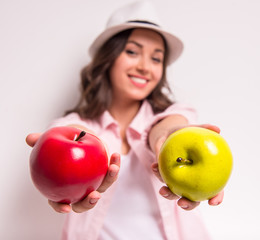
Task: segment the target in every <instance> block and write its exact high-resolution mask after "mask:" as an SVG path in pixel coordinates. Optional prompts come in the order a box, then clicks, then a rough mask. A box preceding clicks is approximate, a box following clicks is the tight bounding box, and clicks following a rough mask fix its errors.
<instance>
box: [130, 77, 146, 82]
mask: <svg viewBox="0 0 260 240" xmlns="http://www.w3.org/2000/svg"><path fill="white" fill-rule="evenodd" d="M131 79H132V80H133V81H134V82H136V83H141V84H144V83H146V80H145V79H142V78H137V77H131Z"/></svg>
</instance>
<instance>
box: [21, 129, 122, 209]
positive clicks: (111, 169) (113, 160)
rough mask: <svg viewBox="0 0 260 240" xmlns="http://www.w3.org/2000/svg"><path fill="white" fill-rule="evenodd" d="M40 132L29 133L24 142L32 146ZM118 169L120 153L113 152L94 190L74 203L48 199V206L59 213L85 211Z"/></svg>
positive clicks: (92, 204) (108, 185) (99, 196)
mask: <svg viewBox="0 0 260 240" xmlns="http://www.w3.org/2000/svg"><path fill="white" fill-rule="evenodd" d="M40 135H41V134H40V133H31V134H29V135H28V136H27V137H26V143H27V144H28V145H29V146H31V147H33V146H34V145H35V143H36V142H37V140H38V139H39V137H40ZM119 169H120V154H118V153H113V154H112V155H111V157H110V163H109V166H108V171H107V174H106V176H105V178H104V180H103V182H102V184H101V185H100V186H99V188H98V189H97V190H96V191H93V192H91V193H89V194H88V196H87V197H86V198H84V199H83V200H81V201H79V202H76V203H74V204H71V205H70V204H63V203H57V202H53V201H51V200H48V202H49V204H50V206H51V207H52V208H53V209H54V210H55V211H56V212H59V213H68V212H70V211H71V210H73V211H74V212H77V213H81V212H85V211H87V210H90V209H92V208H93V207H94V206H95V205H96V204H97V202H98V200H99V199H100V198H101V193H103V192H105V191H106V190H107V189H108V188H109V187H110V186H111V185H112V184H113V183H114V182H115V181H116V179H117V177H118V173H119Z"/></svg>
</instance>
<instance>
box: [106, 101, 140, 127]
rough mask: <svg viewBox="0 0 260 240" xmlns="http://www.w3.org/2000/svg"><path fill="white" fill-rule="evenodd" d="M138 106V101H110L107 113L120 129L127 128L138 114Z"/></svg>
mask: <svg viewBox="0 0 260 240" xmlns="http://www.w3.org/2000/svg"><path fill="white" fill-rule="evenodd" d="M140 105H141V102H140V101H132V102H122V101H112V104H111V105H110V107H109V112H110V114H111V115H112V116H113V117H114V118H115V119H116V120H117V122H118V124H119V125H120V127H124V128H127V127H128V125H129V124H130V123H131V121H132V120H133V119H134V117H135V116H136V114H137V113H138V111H139V108H140Z"/></svg>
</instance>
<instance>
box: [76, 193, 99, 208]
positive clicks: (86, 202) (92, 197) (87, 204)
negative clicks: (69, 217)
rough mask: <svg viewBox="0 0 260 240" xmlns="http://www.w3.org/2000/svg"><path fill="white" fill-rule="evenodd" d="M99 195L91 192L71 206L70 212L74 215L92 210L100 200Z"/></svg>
mask: <svg viewBox="0 0 260 240" xmlns="http://www.w3.org/2000/svg"><path fill="white" fill-rule="evenodd" d="M100 197H101V194H100V193H99V192H97V191H93V192H91V193H90V194H89V195H88V196H87V197H86V198H84V199H83V200H82V201H79V202H77V203H74V204H72V205H71V206H72V210H73V211H74V212H76V213H82V212H85V211H88V210H90V209H92V208H93V207H94V206H95V205H96V204H97V202H98V200H99V199H100Z"/></svg>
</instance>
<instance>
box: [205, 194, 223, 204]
mask: <svg viewBox="0 0 260 240" xmlns="http://www.w3.org/2000/svg"><path fill="white" fill-rule="evenodd" d="M223 198H224V191H221V192H220V193H218V194H217V195H216V196H215V197H213V198H211V199H209V201H208V203H209V205H211V206H217V205H219V204H220V203H222V202H223Z"/></svg>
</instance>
